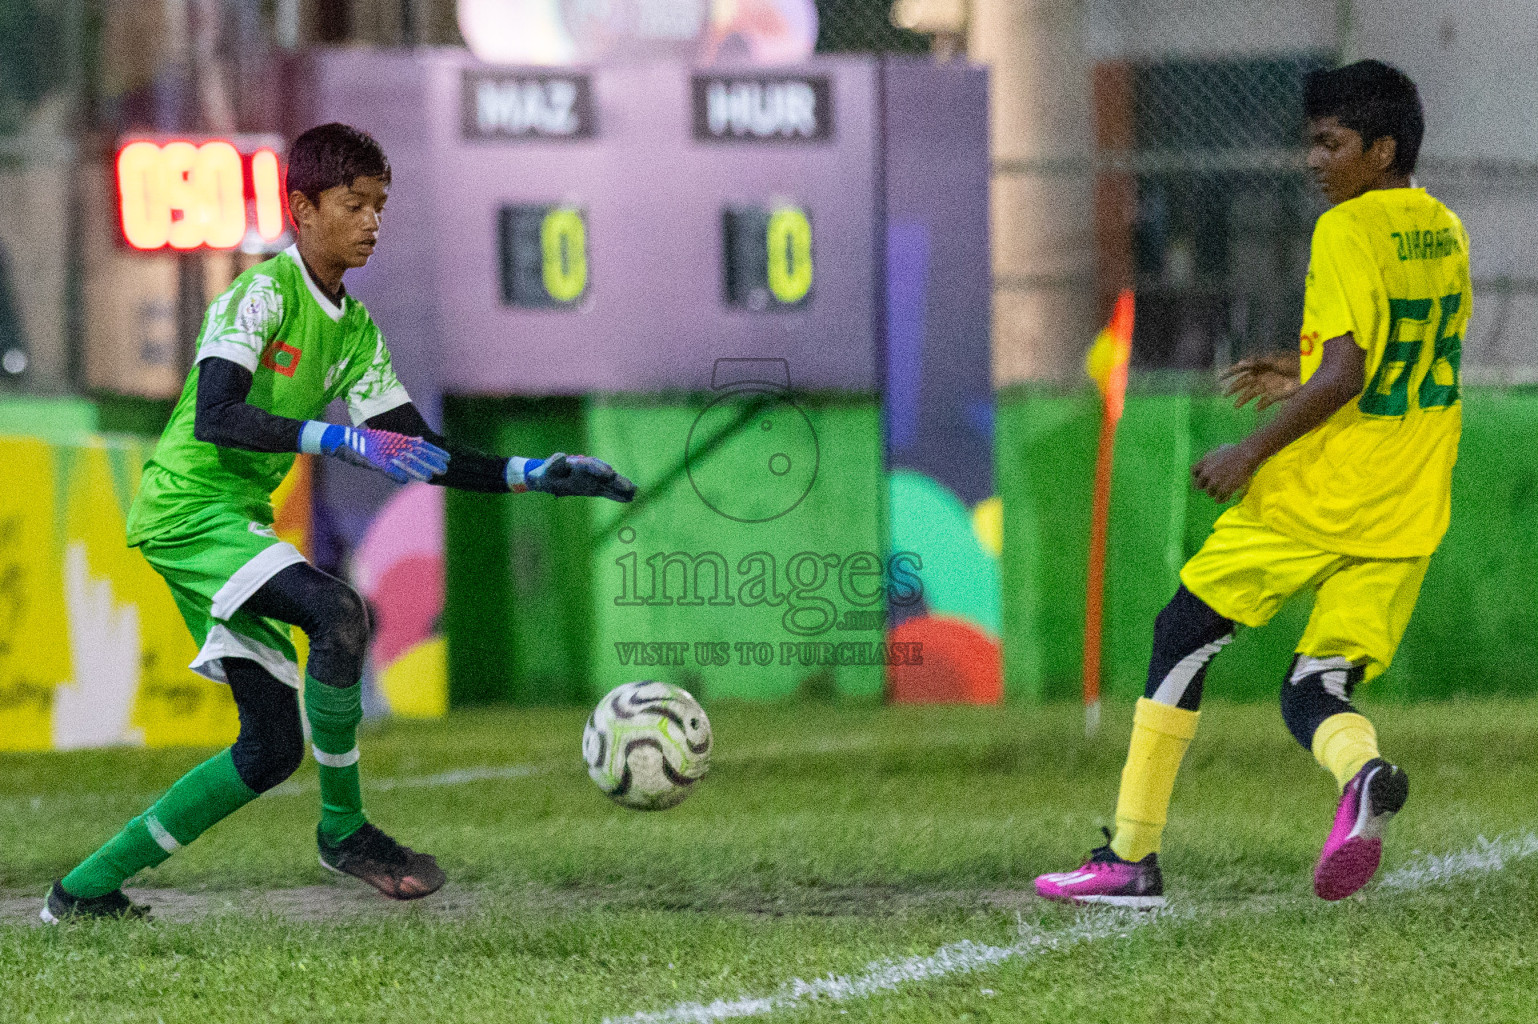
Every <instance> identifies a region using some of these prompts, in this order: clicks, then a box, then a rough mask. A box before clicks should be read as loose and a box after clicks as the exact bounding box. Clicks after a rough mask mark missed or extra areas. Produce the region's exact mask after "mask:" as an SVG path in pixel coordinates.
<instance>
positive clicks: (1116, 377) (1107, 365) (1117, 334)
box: [1084, 288, 1133, 422]
mask: <svg viewBox="0 0 1538 1024" xmlns="http://www.w3.org/2000/svg"><path fill="white" fill-rule="evenodd" d="M1132 315H1133V305H1132V289H1131V288H1123V289H1122V290H1121V294H1120V295H1118V296H1116V307H1115V308H1114V309H1113V310H1112V311H1111V322H1110V323H1108V324H1106V325H1105V329H1104V330H1102V331H1101V332H1100V334H1099V336H1097V337H1096V338H1095V343H1094V344H1093V345H1091V346H1090V347H1089V351H1088V352H1086V353H1085V355H1084V372H1085V373H1087V374H1089V375H1090V378H1091V379H1092V380H1093V381H1094V382H1095V383H1096V384H1098V385H1099V386H1100V396H1101V397H1102V398H1104V399H1105V410H1106V417H1107V418H1108V419H1110V420H1111V421H1112V422H1114V421H1116V420H1119V419H1121V413H1122V409H1123V408H1124V406H1125V405H1126V400H1127V364H1128V363H1130V362H1131V361H1132Z"/></svg>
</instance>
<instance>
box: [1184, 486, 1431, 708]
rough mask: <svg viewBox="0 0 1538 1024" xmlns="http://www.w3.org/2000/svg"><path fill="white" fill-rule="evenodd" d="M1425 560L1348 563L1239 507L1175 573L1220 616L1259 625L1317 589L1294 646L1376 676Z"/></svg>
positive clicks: (1395, 640) (1390, 653) (1411, 603)
mask: <svg viewBox="0 0 1538 1024" xmlns="http://www.w3.org/2000/svg"><path fill="white" fill-rule="evenodd" d="M1430 561H1431V559H1430V557H1429V556H1422V557H1420V558H1390V559H1372V558H1353V557H1352V556H1350V555H1342V554H1337V553H1335V552H1333V551H1321V550H1320V549H1319V548H1316V547H1313V546H1311V545H1308V544H1304V543H1303V542H1302V541H1298V540H1294V539H1293V538H1291V537H1288V536H1287V535H1285V534H1282V533H1278V532H1277V531H1275V530H1273V529H1271V527H1269V526H1267V525H1265V524H1264V523H1262V522H1261V521H1260V520H1259V519H1258V518H1256V517H1255V516H1253V515H1252V514H1251V513H1250V512H1249V510H1248V509H1246V508H1245V507H1244V505H1243V504H1242V503H1241V504H1239V505H1235V506H1234V507H1233V508H1230V509H1229V510H1228V511H1227V512H1224V513H1223V514H1222V515H1221V516H1219V517H1218V521H1217V523H1215V524H1214V525H1213V528H1212V536H1210V537H1208V538H1207V543H1205V544H1203V545H1202V549H1201V550H1200V551H1198V552H1197V553H1196V554H1195V555H1194V556H1192V558H1191V560H1190V561H1189V562H1187V563H1186V564H1185V568H1183V569H1181V570H1180V582H1182V583H1184V584H1185V585H1186V589H1187V590H1189V591H1190V592H1191V593H1193V594H1195V595H1196V596H1197V597H1199V598H1201V599H1202V600H1203V601H1205V602H1207V604H1208V605H1209V606H1210V607H1211V608H1212V609H1213V610H1214V611H1216V612H1217V613H1218V614H1219V615H1222V616H1224V617H1225V618H1230V619H1233V620H1234V621H1235V622H1238V623H1241V624H1243V625H1246V626H1251V627H1254V626H1264V625H1265V624H1266V623H1267V622H1269V621H1271V617H1272V616H1273V615H1275V614H1276V612H1277V610H1278V609H1279V608H1281V606H1282V604H1283V602H1285V601H1286V600H1287V599H1288V598H1289V597H1291V596H1292V595H1293V594H1296V593H1297V592H1298V591H1300V590H1302V589H1303V588H1305V587H1307V588H1310V589H1312V590H1313V591H1315V597H1314V612H1313V614H1312V615H1310V616H1309V619H1308V628H1307V629H1306V630H1304V631H1303V639H1301V640H1299V641H1298V648H1297V650H1298V653H1299V654H1303V655H1307V656H1308V657H1311V658H1334V657H1340V658H1345V659H1346V660H1347V661H1349V662H1351V663H1352V664H1353V665H1364V666H1366V678H1368V679H1371V678H1373V677H1374V676H1378V675H1382V674H1383V672H1384V670H1385V669H1387V668H1388V667H1389V663H1390V662H1392V661H1393V660H1394V651H1395V650H1397V649H1398V647H1399V641H1400V639H1401V638H1402V637H1403V636H1404V631H1405V627H1406V626H1407V625H1409V623H1410V613H1411V612H1413V611H1414V610H1415V599H1416V598H1417V597H1419V596H1420V590H1421V581H1422V580H1423V579H1425V577H1426V566H1427V565H1428V564H1429V563H1430Z"/></svg>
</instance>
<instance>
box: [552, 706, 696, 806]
mask: <svg viewBox="0 0 1538 1024" xmlns="http://www.w3.org/2000/svg"><path fill="white" fill-rule="evenodd" d="M582 759H583V760H584V761H586V762H587V773H588V774H589V775H591V776H592V777H593V781H594V782H596V783H598V788H599V789H601V790H603V791H604V792H605V793H607V794H608V795H609V799H611V800H613V801H614V802H615V803H617V804H620V805H622V806H624V807H631V808H634V809H636V810H638V811H660V810H662V809H663V808H665V807H673V806H675V805H676V804H679V803H682V802H683V799H684V797H686V796H688V795H689V790H690V788H692V787H693V786H694V784H695V783H696V782H698V781H699V779H700V776H702V775H704V774H705V770H706V769H707V768H709V767H710V719H708V718H706V717H705V709H704V708H702V707H700V705H699V702H698V701H696V700H695V699H694V698H693V697H692V696H690V695H689V691H687V690H685V689H682V688H681V687H677V686H672V685H669V684H668V683H654V682H638V683H626V684H624V685H623V686H616V687H615V688H614V689H613V690H610V691H609V693H608V695H607V696H605V697H604V699H603V700H601V701H599V702H598V706H597V707H596V708H594V709H593V713H592V714H591V715H589V716H588V719H587V726H586V728H584V729H583V730H582Z"/></svg>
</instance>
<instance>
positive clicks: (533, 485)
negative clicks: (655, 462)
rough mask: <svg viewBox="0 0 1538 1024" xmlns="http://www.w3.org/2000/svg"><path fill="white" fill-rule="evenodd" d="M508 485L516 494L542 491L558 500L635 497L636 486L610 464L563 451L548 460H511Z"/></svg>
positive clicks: (627, 499)
mask: <svg viewBox="0 0 1538 1024" xmlns="http://www.w3.org/2000/svg"><path fill="white" fill-rule="evenodd" d="M507 486H508V489H509V490H513V491H542V492H543V493H545V494H553V495H555V496H556V497H558V498H564V497H571V496H573V495H575V496H578V497H584V498H608V499H609V500H610V501H631V500H632V499H634V498H635V484H633V483H631V482H630V481H629V480H627V479H626V478H624V477H622V476H620V475H619V474H618V473H616V472H615V471H614V467H613V466H610V465H609V464H608V463H607V462H604V461H603V460H602V459H595V458H593V457H592V456H590V455H567V454H566V453H564V452H556V453H555V454H554V455H552V456H550V457H549V458H548V459H516V458H515V459H508V460H507Z"/></svg>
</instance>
